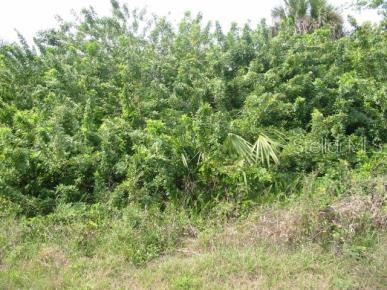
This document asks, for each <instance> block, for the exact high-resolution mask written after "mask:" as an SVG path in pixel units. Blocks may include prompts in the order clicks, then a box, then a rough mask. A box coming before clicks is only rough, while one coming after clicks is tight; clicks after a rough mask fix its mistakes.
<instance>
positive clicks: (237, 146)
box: [226, 133, 280, 167]
mask: <svg viewBox="0 0 387 290" xmlns="http://www.w3.org/2000/svg"><path fill="white" fill-rule="evenodd" d="M226 145H227V147H228V148H231V149H232V150H233V151H234V152H235V153H236V154H237V155H238V156H239V157H241V158H242V159H244V160H245V161H247V162H248V163H250V164H258V163H259V164H262V165H266V166H267V167H270V164H271V163H274V164H279V158H278V155H277V153H278V148H279V146H280V144H279V143H278V142H276V141H274V140H272V139H271V138H269V137H268V136H266V135H265V134H260V135H259V136H258V138H257V140H256V142H255V143H254V144H251V143H250V142H248V141H246V140H245V139H243V138H242V137H241V136H239V135H236V134H233V133H229V134H228V137H227V140H226Z"/></svg>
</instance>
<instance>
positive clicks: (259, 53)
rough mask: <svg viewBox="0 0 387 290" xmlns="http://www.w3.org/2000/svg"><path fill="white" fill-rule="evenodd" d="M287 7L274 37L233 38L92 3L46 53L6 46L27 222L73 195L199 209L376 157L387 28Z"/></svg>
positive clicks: (4, 120) (15, 168) (6, 90)
mask: <svg viewBox="0 0 387 290" xmlns="http://www.w3.org/2000/svg"><path fill="white" fill-rule="evenodd" d="M285 3H286V6H285V7H283V8H279V9H275V10H274V11H273V14H274V15H275V16H279V17H281V19H283V20H285V21H283V22H282V24H281V25H280V26H279V27H277V29H273V27H270V26H269V25H267V24H266V23H265V21H262V22H261V23H260V24H259V25H258V26H257V27H251V26H249V25H245V26H243V27H239V26H237V25H233V26H232V27H231V29H230V31H228V32H227V33H225V32H223V31H222V28H221V26H220V25H219V24H216V25H212V24H211V23H204V21H203V19H202V16H201V15H200V14H199V15H191V14H190V13H187V14H186V15H185V17H184V18H183V20H182V21H181V22H180V23H179V24H178V25H177V27H175V26H174V25H173V24H171V23H170V22H169V21H168V19H166V18H160V17H156V16H154V17H148V16H147V15H146V14H145V13H144V12H143V11H140V10H133V11H131V10H129V9H128V7H127V6H125V5H121V4H120V3H118V2H117V1H115V0H113V1H112V14H111V16H108V17H101V16H98V15H97V14H96V12H95V11H94V10H93V9H92V8H90V9H84V10H82V11H81V13H80V14H79V16H78V18H77V20H75V21H73V22H68V21H65V20H61V21H60V27H59V28H58V29H50V30H46V31H43V32H41V33H39V34H38V35H36V37H35V39H34V43H35V44H34V46H33V47H30V46H29V45H28V43H26V42H25V41H24V40H23V38H21V41H20V43H19V44H4V43H3V44H2V45H1V46H0V195H1V196H4V197H5V198H7V199H9V200H11V201H12V202H14V203H16V204H18V205H20V207H21V208H22V212H23V213H24V214H27V215H36V214H41V213H47V212H50V211H51V210H53V209H54V208H55V207H56V206H57V205H58V204H60V203H75V202H86V203H94V202H109V203H112V204H114V205H115V206H118V207H120V206H124V205H126V204H128V203H139V204H141V205H143V206H146V205H148V204H159V205H160V207H163V204H165V203H166V202H173V203H176V204H179V205H184V206H192V207H193V208H197V209H199V210H200V209H201V208H203V206H204V205H206V204H210V203H211V202H216V201H217V200H219V199H235V200H236V201H237V202H245V201H251V200H253V201H254V200H259V199H260V198H264V197H265V196H266V195H267V193H268V191H270V192H274V193H279V192H281V193H285V194H288V193H289V186H288V185H289V184H293V183H294V182H295V183H294V184H296V186H297V180H299V177H300V176H302V174H305V173H308V172H317V173H318V174H320V175H323V174H334V173H333V172H338V171H339V169H340V168H342V167H343V166H344V167H349V168H350V167H355V166H357V164H359V162H360V161H361V160H364V158H372V157H373V156H376V155H375V154H376V153H374V154H373V153H372V152H380V151H381V150H382V149H381V148H383V146H384V144H385V143H386V139H387V126H386V117H387V112H386V108H387V97H386V88H387V87H386V84H387V79H386V72H387V67H386V66H387V64H386V62H385V60H386V58H387V55H386V54H387V51H386V49H385V48H386V47H387V43H386V34H385V29H384V27H385V26H384V24H385V21H383V22H382V23H381V24H380V25H376V26H372V25H369V24H366V25H363V26H359V27H356V28H354V30H353V31H351V32H350V33H347V34H345V35H344V34H343V32H342V30H341V26H342V19H341V16H340V15H339V14H338V13H337V11H336V10H335V9H334V8H333V7H332V6H330V5H328V4H327V3H326V1H323V0H313V1H312V0H310V1H299V0H297V1H291V0H288V1H286V2H285ZM273 31H275V32H274V33H273ZM338 31H340V33H338ZM327 144H336V145H337V144H339V145H340V147H337V146H336V147H334V148H335V150H333V149H332V148H331V147H330V148H329V149H330V150H325V149H326V145H327ZM348 144H349V145H348ZM354 147H356V150H354V149H353V148H354ZM316 148H317V149H316ZM362 154H363V155H362ZM364 154H365V157H364ZM362 158H363V159H362ZM377 159H378V161H377V162H376V163H375V164H379V163H380V162H384V161H383V159H380V158H377ZM378 162H379V163H378ZM343 164H344V165H343ZM378 168H380V167H378ZM335 170H336V171H335ZM292 182H293V183H292Z"/></svg>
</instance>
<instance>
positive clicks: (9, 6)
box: [0, 0, 379, 42]
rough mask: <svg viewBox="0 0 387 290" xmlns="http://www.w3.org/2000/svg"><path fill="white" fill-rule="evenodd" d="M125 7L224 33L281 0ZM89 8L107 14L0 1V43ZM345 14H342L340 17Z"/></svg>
mask: <svg viewBox="0 0 387 290" xmlns="http://www.w3.org/2000/svg"><path fill="white" fill-rule="evenodd" d="M120 2H121V3H127V4H128V6H129V8H130V9H131V8H136V7H137V8H144V7H146V8H147V11H148V12H149V13H155V14H157V15H159V16H166V15H169V19H171V20H173V21H175V22H177V21H178V20H179V19H180V18H181V17H182V16H183V15H184V12H185V11H188V10H190V11H192V12H193V13H197V12H202V13H203V16H204V18H205V19H206V20H219V21H220V23H221V24H222V26H223V27H224V28H225V30H227V29H228V27H229V26H230V24H231V23H232V22H237V23H239V24H244V23H246V22H247V21H251V23H252V24H255V23H258V22H259V21H260V19H262V18H266V19H267V20H268V23H271V17H270V15H271V9H272V8H273V7H275V6H278V5H279V4H281V3H282V0H232V1H229V0H121V1H120ZM348 2H350V1H349V0H336V1H331V3H332V4H334V5H335V6H337V7H341V8H340V9H342V11H343V7H345V6H348ZM88 6H93V7H94V8H95V10H96V11H97V13H98V14H100V15H108V14H109V13H110V10H111V8H110V1H109V0H0V40H5V41H7V42H10V41H15V40H17V34H16V32H15V29H16V30H18V31H19V32H20V33H21V34H22V35H23V36H24V37H25V38H26V39H27V40H28V41H32V38H33V36H34V35H35V33H36V32H38V31H40V30H44V29H48V28H52V27H54V26H55V25H56V20H55V16H56V15H59V16H61V17H62V18H63V19H65V20H69V19H72V17H73V16H72V13H71V10H74V11H79V10H80V9H82V8H84V7H88ZM346 14H347V13H344V16H345V15H346ZM351 15H353V16H355V17H356V18H357V19H358V21H360V22H363V21H372V22H375V21H377V20H378V19H379V17H378V15H377V14H376V12H375V11H366V12H362V13H361V14H359V13H354V12H351Z"/></svg>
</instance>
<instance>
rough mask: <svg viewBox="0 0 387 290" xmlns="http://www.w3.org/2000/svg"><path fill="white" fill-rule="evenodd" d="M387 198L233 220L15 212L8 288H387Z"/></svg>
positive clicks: (9, 221) (1, 276)
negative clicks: (386, 200)
mask: <svg viewBox="0 0 387 290" xmlns="http://www.w3.org/2000/svg"><path fill="white" fill-rule="evenodd" d="M383 190H384V189H383V188H381V189H380V190H379V191H378V193H375V192H374V194H373V197H371V196H370V195H367V194H365V193H364V192H363V193H359V190H357V191H356V192H357V193H353V192H352V193H351V191H348V193H346V194H344V195H340V196H335V195H333V194H331V193H329V190H328V189H327V187H322V188H320V189H319V190H316V192H315V193H314V194H313V195H312V196H311V195H302V196H299V197H296V198H293V199H292V200H288V201H287V202H278V203H275V204H271V205H264V206H260V207H257V208H255V209H254V210H252V211H250V212H249V214H248V215H246V216H244V217H243V216H240V217H239V218H237V219H234V220H232V221H230V220H226V219H222V218H221V217H220V216H218V217H217V216H212V217H206V218H205V217H199V216H190V215H189V214H188V213H187V212H185V211H183V210H178V209H167V210H166V211H165V212H163V213H160V212H159V211H158V210H153V209H148V210H142V209H137V208H135V207H130V208H126V209H122V210H117V209H113V208H109V207H108V206H106V205H93V206H85V205H74V206H63V207H61V208H59V209H58V210H57V211H56V212H55V213H53V214H51V215H48V216H45V217H36V218H33V219H26V218H15V216H13V215H12V211H9V212H11V213H9V212H8V213H6V214H3V216H2V219H1V222H0V289H336V288H337V289H386V288H387V271H386V270H385V265H386V264H387V234H386V231H385V229H386V216H387V215H386V206H385V205H384V201H383V199H384V198H385V192H384V191H383ZM3 203H4V201H3ZM220 207H221V208H224V206H223V205H220ZM7 208H8V209H9V208H12V207H11V206H9V205H7ZM213 212H214V213H216V210H214V211H213ZM222 214H224V213H222Z"/></svg>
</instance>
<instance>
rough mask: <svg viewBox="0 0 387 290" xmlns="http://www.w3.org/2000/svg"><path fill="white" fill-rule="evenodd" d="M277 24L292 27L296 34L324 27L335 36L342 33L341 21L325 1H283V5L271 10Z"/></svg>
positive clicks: (334, 9) (333, 8)
mask: <svg viewBox="0 0 387 290" xmlns="http://www.w3.org/2000/svg"><path fill="white" fill-rule="evenodd" d="M272 16H273V17H274V18H275V19H276V20H277V22H278V23H279V22H283V21H286V22H288V23H290V24H292V25H294V27H295V30H296V32H297V33H306V32H311V31H313V30H315V29H317V28H320V27H322V26H324V25H330V26H331V27H332V28H333V31H334V33H335V36H338V35H339V34H340V33H341V31H342V25H343V19H342V17H341V15H340V14H339V13H338V12H337V10H336V8H335V7H333V6H332V5H330V4H328V2H327V1H326V0H284V5H283V6H279V7H276V8H274V9H273V10H272Z"/></svg>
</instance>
